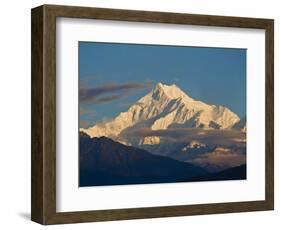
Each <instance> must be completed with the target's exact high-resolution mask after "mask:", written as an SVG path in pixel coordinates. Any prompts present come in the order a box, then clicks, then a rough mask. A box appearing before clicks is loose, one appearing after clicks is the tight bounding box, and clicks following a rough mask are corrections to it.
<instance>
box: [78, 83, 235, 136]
mask: <svg viewBox="0 0 281 230" xmlns="http://www.w3.org/2000/svg"><path fill="white" fill-rule="evenodd" d="M239 120H240V119H239V117H238V116H237V115H236V114H235V113H233V112H232V111H231V110H229V109H228V108H226V107H224V106H216V105H208V104H206V103H204V102H201V101H197V100H194V99H193V98H191V97H189V96H188V95H187V94H185V93H184V92H183V91H182V90H181V89H180V88H179V87H177V86H176V85H170V86H168V85H164V84H161V83H158V84H157V85H156V87H155V88H154V89H153V90H152V91H151V92H150V93H148V94H147V95H145V96H144V97H143V98H141V99H139V100H138V101H137V102H136V103H135V104H133V105H132V106H131V107H130V108H129V109H128V111H127V112H122V113H120V114H119V115H118V116H117V117H115V118H114V119H112V120H111V121H108V122H104V123H98V124H96V125H95V126H93V127H90V128H88V129H81V131H83V132H85V133H87V134H88V135H89V136H91V137H101V136H106V137H110V138H112V139H114V140H117V141H119V139H120V138H122V137H121V136H122V135H123V134H125V133H126V132H127V131H128V130H132V129H139V128H149V129H151V130H165V129H169V128H208V129H228V128H231V127H232V126H233V125H234V124H236V123H238V122H239Z"/></svg>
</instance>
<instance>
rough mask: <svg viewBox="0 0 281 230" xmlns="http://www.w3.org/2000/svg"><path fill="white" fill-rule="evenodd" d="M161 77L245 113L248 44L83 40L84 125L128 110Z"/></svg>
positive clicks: (198, 96) (192, 93) (195, 95)
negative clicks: (230, 46) (209, 45)
mask: <svg viewBox="0 0 281 230" xmlns="http://www.w3.org/2000/svg"><path fill="white" fill-rule="evenodd" d="M158 82H162V83H163V84H168V85H170V84H176V85H177V86H178V87H180V88H181V89H182V90H183V91H184V92H186V94H188V95H189V96H190V97H192V98H194V99H196V100H201V101H204V102H206V103H208V104H215V105H223V106H226V107H228V108H229V109H231V110H232V111H233V112H235V113H236V114H237V115H238V116H240V117H241V118H242V117H245V116H246V49H227V48H205V47H183V46H160V45H138V44H116V43H114V44H113V43H96V42H79V85H80V102H79V106H80V127H88V126H91V125H93V124H95V123H96V122H98V121H101V120H104V119H108V118H112V117H115V116H116V115H118V114H119V113H120V112H122V111H126V110H127V109H128V107H129V106H130V105H131V104H133V103H134V102H136V101H137V100H138V99H139V98H141V97H142V96H144V95H145V94H147V93H148V92H149V91H150V90H151V89H152V88H153V87H155V85H156V84H157V83H158ZM83 90H84V91H83ZM82 91H83V92H84V94H83V95H84V96H83V97H81V95H82V94H81V92H82ZM85 91H86V92H87V93H85Z"/></svg>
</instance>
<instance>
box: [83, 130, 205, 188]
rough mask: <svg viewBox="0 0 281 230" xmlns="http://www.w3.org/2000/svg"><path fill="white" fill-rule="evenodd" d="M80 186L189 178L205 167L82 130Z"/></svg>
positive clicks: (200, 174)
mask: <svg viewBox="0 0 281 230" xmlns="http://www.w3.org/2000/svg"><path fill="white" fill-rule="evenodd" d="M79 162H80V163H79V166H80V167H79V172H80V173H79V176H80V180H79V185H80V186H94V185H116V184H145V183H167V182H179V181H188V180H191V179H192V178H194V177H199V176H202V175H204V174H205V173H206V172H205V170H203V169H201V168H200V167H197V166H193V165H192V164H189V163H184V162H179V161H176V160H173V159H170V158H167V157H162V156H156V155H152V154H150V153H149V152H147V151H145V150H142V149H138V148H134V147H130V146H126V145H122V144H120V143H118V142H114V141H113V140H111V139H109V138H106V137H100V138H90V137H89V136H87V135H86V134H84V133H80V155H79Z"/></svg>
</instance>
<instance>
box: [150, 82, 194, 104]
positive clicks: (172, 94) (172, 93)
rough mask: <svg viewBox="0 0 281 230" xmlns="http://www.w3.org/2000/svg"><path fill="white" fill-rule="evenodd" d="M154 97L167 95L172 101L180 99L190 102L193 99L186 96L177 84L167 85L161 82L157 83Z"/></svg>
mask: <svg viewBox="0 0 281 230" xmlns="http://www.w3.org/2000/svg"><path fill="white" fill-rule="evenodd" d="M153 95H154V96H155V97H156V98H159V97H162V96H163V95H165V96H167V97H169V98H171V99H178V98H186V99H189V100H190V99H192V98H190V97H189V96H188V95H187V94H185V93H184V92H183V91H182V90H181V89H180V88H179V87H178V86H177V85H176V84H172V85H165V84H163V83H161V82H159V83H157V85H156V86H155V88H154V89H153Z"/></svg>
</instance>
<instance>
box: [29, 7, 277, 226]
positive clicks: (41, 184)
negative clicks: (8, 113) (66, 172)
mask: <svg viewBox="0 0 281 230" xmlns="http://www.w3.org/2000/svg"><path fill="white" fill-rule="evenodd" d="M57 17H71V18H85V19H103V20H121V21H132V22H149V23H170V24H187V25H203V26H219V27H237V28H256V29H264V30H265V34H266V44H265V47H266V51H265V54H266V57H265V60H266V63H265V66H266V73H265V76H266V86H265V87H266V160H265V164H266V165H265V167H266V172H265V177H266V183H265V185H266V186H265V200H264V201H249V202H232V203H216V204H198V205H182V206H165V207H149V208H130V209H114V210H100V211H78V212H57V211H56V18H57ZM273 30H274V21H273V20H271V19H257V18H240V17H224V16H209V15H194V14H179V13H163V12H145V11H130V10H117V9H103V8H89V7H74V6H57V5H43V6H39V7H37V8H34V9H32V50H31V52H32V158H31V163H32V170H31V172H32V178H31V179H32V189H31V192H32V205H31V219H32V220H33V221H35V222H38V223H41V224H64V223H76V222H91V221H110V220H125V219H139V218H157V217H170V216H185V215H198V214H215V213H231V212H244V211H259V210H272V209H273V208H274V98H273V97H274V91H273V90H274V77H273V69H274V66H273V61H274V50H273V49H274V43H273V40H274V31H273Z"/></svg>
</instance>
